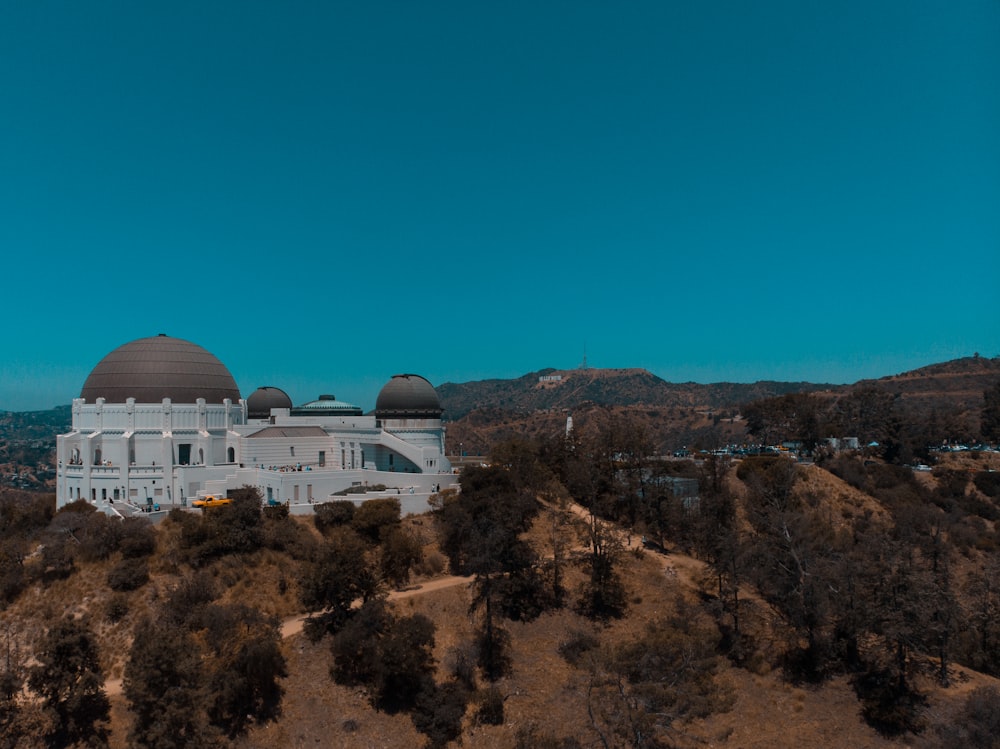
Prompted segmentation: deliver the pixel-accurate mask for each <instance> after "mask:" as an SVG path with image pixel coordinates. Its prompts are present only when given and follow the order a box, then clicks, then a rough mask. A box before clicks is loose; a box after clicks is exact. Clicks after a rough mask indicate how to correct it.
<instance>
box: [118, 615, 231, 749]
mask: <svg viewBox="0 0 1000 749" xmlns="http://www.w3.org/2000/svg"><path fill="white" fill-rule="evenodd" d="M123 691H124V693H125V699H126V700H127V701H128V705H129V709H130V710H131V712H132V716H133V723H132V730H131V731H130V732H129V736H128V740H129V746H133V747H139V748H140V749H185V748H186V747H192V746H210V745H211V744H212V743H213V741H214V738H215V735H214V732H213V731H212V730H211V729H210V727H209V725H208V721H207V717H206V712H205V692H204V683H203V673H202V651H201V648H200V647H199V646H198V644H197V642H196V641H195V639H194V638H193V637H192V636H191V634H190V633H189V632H188V630H187V629H185V628H182V627H178V626H176V625H175V624H174V623H173V622H170V621H164V620H163V619H162V618H153V617H149V616H145V617H143V618H142V619H141V620H140V621H139V622H138V623H137V625H136V628H135V638H134V639H133V641H132V647H131V649H130V650H129V659H128V662H127V663H126V664H125V677H124V680H123Z"/></svg>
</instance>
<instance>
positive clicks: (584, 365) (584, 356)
mask: <svg viewBox="0 0 1000 749" xmlns="http://www.w3.org/2000/svg"><path fill="white" fill-rule="evenodd" d="M580 369H587V344H586V343H585V344H583V363H582V364H581V365H580Z"/></svg>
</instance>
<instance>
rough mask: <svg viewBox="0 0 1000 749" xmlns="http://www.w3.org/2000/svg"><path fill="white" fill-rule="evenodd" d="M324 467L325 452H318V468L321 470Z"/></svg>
mask: <svg viewBox="0 0 1000 749" xmlns="http://www.w3.org/2000/svg"><path fill="white" fill-rule="evenodd" d="M325 465H326V450H320V451H319V467H320V468H322V467H323V466H325Z"/></svg>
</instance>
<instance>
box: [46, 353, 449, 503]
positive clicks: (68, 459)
mask: <svg viewBox="0 0 1000 749" xmlns="http://www.w3.org/2000/svg"><path fill="white" fill-rule="evenodd" d="M441 415H442V409H441V403H440V401H439V399H438V396H437V393H436V392H435V390H434V387H433V386H432V385H431V384H430V383H429V382H428V381H427V380H426V379H424V378H423V377H420V376H419V375H415V374H399V375H395V376H393V377H392V378H391V379H390V380H389V381H388V382H387V383H386V384H385V386H384V387H383V388H382V390H381V391H380V392H379V395H378V398H377V400H376V405H375V411H374V412H373V413H370V414H367V415H366V414H364V413H363V412H362V410H361V409H360V408H359V407H357V406H354V405H351V404H350V403H345V402H343V401H338V400H337V399H336V398H335V397H334V396H332V395H321V396H320V397H319V398H318V399H317V400H315V401H311V402H309V403H306V404H303V405H300V406H293V404H292V402H291V399H290V398H289V397H288V395H287V394H286V393H285V392H284V391H283V390H281V389H280V388H277V387H273V386H265V387H260V388H258V389H257V390H255V391H254V392H253V393H252V394H251V395H250V396H249V397H248V398H246V399H244V398H243V397H242V396H241V395H240V392H239V389H238V388H237V386H236V381H235V380H234V379H233V377H232V375H231V374H230V373H229V370H228V369H226V367H225V365H224V364H223V363H222V362H221V361H219V359H217V358H216V357H215V356H213V355H212V354H211V353H209V352H208V351H206V350H205V349H203V348H202V347H201V346H198V345H196V344H194V343H191V342H189V341H184V340H181V339H179V338H172V337H169V336H166V335H162V334H161V335H159V336H153V337H149V338H140V339H138V340H135V341H132V342H130V343H126V344H124V345H123V346H120V347H119V348H117V349H115V350H114V351H112V352H111V353H109V354H108V355H107V356H105V357H104V358H103V359H102V360H101V361H100V362H99V363H98V364H97V366H96V367H94V369H93V371H92V372H91V373H90V375H89V376H88V377H87V379H86V381H85V382H84V384H83V388H82V390H81V392H80V397H79V398H76V399H74V400H73V406H72V418H73V422H72V429H71V431H70V432H68V433H67V434H62V435H59V436H58V437H57V440H56V454H57V460H58V469H57V479H56V491H57V494H56V497H57V500H56V501H57V506H59V507H61V506H63V505H66V504H68V503H70V502H74V501H77V500H81V499H82V500H86V501H88V502H91V503H92V504H94V505H96V506H98V507H99V508H100V509H103V510H105V511H109V512H114V511H115V509H116V508H115V507H114V506H115V505H116V503H117V504H119V505H120V506H124V507H133V508H134V507H140V508H142V509H143V510H146V511H149V510H151V509H154V508H155V509H160V508H170V507H175V506H187V505H190V503H191V502H192V501H193V500H194V499H196V498H197V497H204V496H206V495H215V496H225V495H226V494H227V493H228V492H230V491H232V490H234V489H239V488H241V487H243V486H253V487H256V488H258V489H259V490H260V492H261V495H262V497H263V499H264V501H266V502H268V503H269V504H288V505H289V507H290V509H291V510H292V512H310V511H311V505H312V504H313V503H318V502H325V501H328V500H330V499H331V498H333V497H334V496H335V495H337V494H338V493H343V492H344V491H345V490H347V491H355V492H363V491H364V489H365V487H386V488H385V489H384V490H381V491H382V496H384V495H385V494H386V493H388V494H392V495H393V496H398V497H399V499H400V501H401V502H400V503H401V505H402V508H403V512H404V513H407V512H423V511H424V510H426V509H427V500H428V498H429V497H430V495H431V494H432V493H434V492H436V491H438V490H440V488H442V487H445V486H450V485H453V484H454V483H456V481H457V476H455V475H454V473H453V471H452V467H451V464H450V463H449V461H448V459H447V458H446V457H445V454H444V446H445V440H444V426H443V424H442V421H441ZM351 496H357V497H361V496H365V495H361V494H359V495H354V494H352V495H351ZM341 498H342V497H341ZM161 511H162V510H161Z"/></svg>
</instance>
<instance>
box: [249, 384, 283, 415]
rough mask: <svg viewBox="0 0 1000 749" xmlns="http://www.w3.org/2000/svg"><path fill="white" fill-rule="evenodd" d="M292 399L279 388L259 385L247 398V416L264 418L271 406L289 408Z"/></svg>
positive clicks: (269, 412)
mask: <svg viewBox="0 0 1000 749" xmlns="http://www.w3.org/2000/svg"><path fill="white" fill-rule="evenodd" d="M291 407H292V399H291V398H289V397H288V393H286V392H285V391H284V390H282V389H281V388H276V387H269V386H264V387H259V388H257V389H256V390H254V391H253V392H252V393H251V394H250V397H249V398H247V418H249V419H266V418H268V417H269V416H270V415H271V409H272V408H291Z"/></svg>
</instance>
